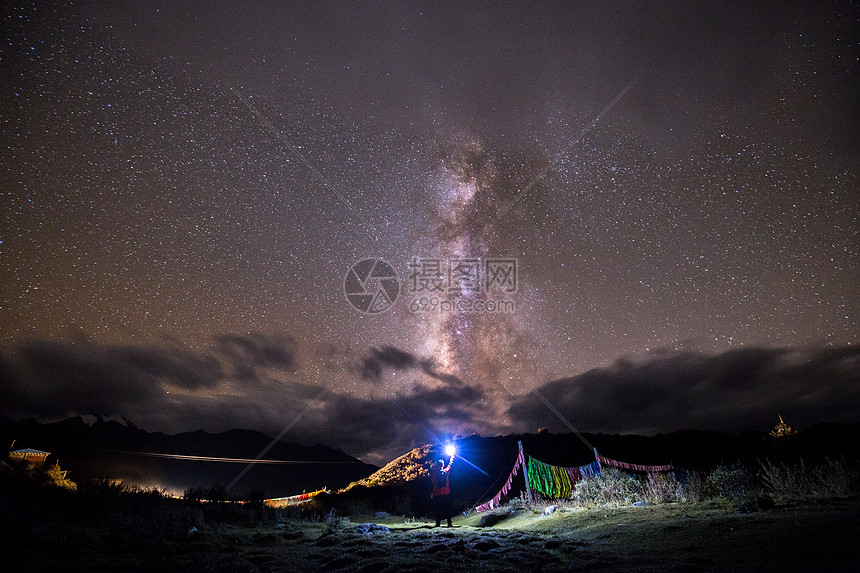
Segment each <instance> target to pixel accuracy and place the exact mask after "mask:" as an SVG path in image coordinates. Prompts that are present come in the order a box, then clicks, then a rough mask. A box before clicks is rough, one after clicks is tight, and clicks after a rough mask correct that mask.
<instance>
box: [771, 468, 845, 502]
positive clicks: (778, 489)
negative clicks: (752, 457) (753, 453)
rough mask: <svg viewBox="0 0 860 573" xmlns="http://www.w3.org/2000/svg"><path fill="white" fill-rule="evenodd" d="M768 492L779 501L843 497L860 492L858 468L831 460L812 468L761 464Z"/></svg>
mask: <svg viewBox="0 0 860 573" xmlns="http://www.w3.org/2000/svg"><path fill="white" fill-rule="evenodd" d="M759 463H760V465H761V468H762V471H761V473H760V478H761V482H762V485H763V486H764V488H765V489H766V490H767V491H768V492H769V493H770V494H771V495H773V497H774V498H776V499H778V500H783V501H785V500H798V499H809V498H819V497H841V496H848V495H851V494H853V493H855V492H857V491H858V490H860V483H858V481H860V480H858V478H860V476H859V475H858V471H857V469H858V468H857V466H856V464H855V465H853V466H852V465H851V464H848V463H847V462H846V461H845V460H844V459H843V460H831V459H828V460H827V461H826V462H825V463H824V464H823V465H821V466H818V467H815V468H809V467H807V466H806V464H805V463H804V462H803V460H800V463H798V464H796V465H789V464H786V463H781V464H774V463H772V462H770V461H769V460H765V461H763V462H759Z"/></svg>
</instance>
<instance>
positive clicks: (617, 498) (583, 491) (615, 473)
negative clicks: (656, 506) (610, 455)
mask: <svg viewBox="0 0 860 573" xmlns="http://www.w3.org/2000/svg"><path fill="white" fill-rule="evenodd" d="M643 493H644V487H643V484H642V482H640V481H639V480H637V479H636V478H635V477H633V476H631V475H629V474H627V473H625V472H622V471H620V470H617V469H615V468H603V470H602V471H601V472H600V474H598V475H596V476H594V477H590V478H588V479H585V480H582V481H580V482H579V483H577V484H576V491H575V492H574V494H573V499H574V501H575V502H576V503H578V504H581V505H586V506H593V505H622V504H623V505H629V504H630V503H633V502H634V501H639V500H641V499H642V498H643Z"/></svg>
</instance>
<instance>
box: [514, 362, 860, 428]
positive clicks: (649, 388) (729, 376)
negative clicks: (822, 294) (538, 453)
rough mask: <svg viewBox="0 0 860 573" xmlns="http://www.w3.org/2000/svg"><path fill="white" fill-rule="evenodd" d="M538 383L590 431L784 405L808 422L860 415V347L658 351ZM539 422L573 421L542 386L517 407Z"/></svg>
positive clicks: (737, 420)
mask: <svg viewBox="0 0 860 573" xmlns="http://www.w3.org/2000/svg"><path fill="white" fill-rule="evenodd" d="M537 390H538V392H539V393H540V394H541V396H543V397H544V398H545V399H546V400H548V401H549V402H550V403H551V404H553V405H554V406H555V407H556V408H557V409H558V410H559V411H560V412H561V414H562V415H563V416H564V417H565V418H567V420H568V421H570V422H571V423H572V424H573V425H574V427H576V428H577V429H579V430H583V431H605V432H613V433H616V432H621V433H654V432H661V431H671V430H680V429H711V430H714V429H716V430H723V431H728V432H738V431H742V430H744V429H747V428H750V427H759V428H766V427H767V426H768V425H769V424H772V422H773V420H774V418H775V416H776V414H777V412H781V413H783V414H784V415H786V416H789V417H790V419H791V420H792V423H794V424H795V425H798V426H800V427H803V426H805V425H811V424H814V423H817V422H821V421H834V422H835V421H856V420H857V419H858V417H860V348H856V347H852V346H845V347H840V348H824V349H806V350H796V349H795V350H791V349H785V348H782V349H780V348H742V349H738V350H731V351H728V352H724V353H722V354H717V355H704V354H698V353H693V352H682V353H678V354H675V353H658V354H656V355H653V356H651V357H650V358H649V359H646V360H638V361H634V360H632V359H622V360H619V361H617V362H616V363H615V364H613V365H612V366H609V367H607V368H600V369H594V370H590V371H588V372H585V373H583V374H580V375H578V376H574V377H572V378H566V379H561V380H556V381H553V382H549V383H548V384H545V385H544V386H542V387H540V388H538V389H537ZM508 413H509V415H510V416H511V418H512V419H514V420H516V421H518V422H520V423H523V424H525V425H528V427H538V426H540V425H549V426H555V427H558V428H559V429H560V430H561V429H563V428H564V425H563V424H562V423H561V422H560V421H559V420H557V419H556V418H555V417H554V416H553V414H552V413H550V411H549V409H547V407H546V406H545V405H544V404H543V402H542V401H541V400H539V399H538V398H537V397H536V396H534V395H531V394H530V395H527V396H524V397H522V398H521V399H519V400H518V401H517V402H516V403H514V404H513V406H511V408H510V409H509V412H508Z"/></svg>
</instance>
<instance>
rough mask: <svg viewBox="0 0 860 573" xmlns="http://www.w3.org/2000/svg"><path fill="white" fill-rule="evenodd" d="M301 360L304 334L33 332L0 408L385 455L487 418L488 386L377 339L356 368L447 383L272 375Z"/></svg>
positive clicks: (5, 380) (5, 383) (12, 364)
mask: <svg viewBox="0 0 860 573" xmlns="http://www.w3.org/2000/svg"><path fill="white" fill-rule="evenodd" d="M297 367H298V362H297V359H296V347H295V343H294V342H293V340H292V339H291V338H289V337H285V336H264V335H260V334H252V335H247V336H239V335H232V334H230V335H228V334H225V335H221V336H218V337H217V338H216V340H215V344H214V347H213V350H211V351H199V352H197V351H194V350H191V349H189V348H187V347H185V346H182V345H180V344H178V343H177V342H176V341H172V340H165V341H164V342H163V345H161V346H158V345H125V346H121V345H110V346H99V345H97V344H94V343H92V342H90V341H87V340H78V341H76V342H50V341H32V342H29V343H27V344H25V345H23V346H21V347H20V348H19V349H18V352H17V353H16V355H15V359H14V360H12V359H7V358H6V357H4V356H2V355H0V381H2V388H0V397H2V398H3V400H2V404H0V415H5V416H9V417H13V418H20V417H29V416H34V417H37V418H58V417H65V416H71V415H79V414H89V413H99V414H108V413H111V414H117V415H123V416H125V417H126V418H128V419H130V420H132V421H133V422H135V423H136V424H137V425H139V426H141V427H144V428H151V429H158V430H162V431H167V432H179V431H189V430H196V429H200V428H203V429H207V430H209V431H223V430H227V429H231V428H249V427H250V428H253V429H258V430H263V431H266V432H269V433H270V434H271V435H276V434H278V433H280V431H281V429H283V428H284V427H286V426H287V425H289V424H292V425H293V428H292V429H291V432H290V433H289V434H288V439H291V440H296V441H300V442H304V443H311V444H313V443H319V442H322V443H326V444H330V445H334V446H336V447H339V448H342V449H344V450H346V451H348V452H349V453H351V454H354V455H370V456H371V457H370V458H369V459H372V460H374V461H377V462H385V461H387V459H386V457H387V456H396V455H400V454H401V453H402V451H403V449H409V448H411V447H414V446H415V445H418V444H421V443H427V442H430V441H434V439H435V436H439V435H450V434H452V433H465V432H469V433H471V432H475V431H478V429H479V427H480V416H481V412H480V408H479V403H480V401H481V400H482V399H483V397H484V395H483V392H482V391H480V390H479V389H477V388H474V387H470V386H467V385H465V384H464V383H463V382H462V381H460V380H459V379H458V378H456V377H455V376H451V375H447V374H444V373H440V372H438V371H437V370H436V368H435V367H434V365H433V362H432V360H429V359H418V358H416V357H415V356H413V355H412V354H410V353H408V352H405V351H402V350H399V349H397V348H394V347H382V348H381V349H372V350H371V351H370V353H369V355H368V356H367V357H365V359H364V361H363V363H362V365H361V366H360V368H359V369H358V372H357V373H358V374H359V375H360V376H362V377H364V378H370V379H377V380H378V379H380V378H381V376H382V374H383V371H384V369H385V368H394V369H397V370H409V369H415V370H416V371H418V370H420V371H421V372H424V373H425V374H426V375H427V376H428V377H430V378H432V379H434V380H440V381H443V382H446V384H444V385H442V386H440V385H438V384H425V383H422V382H421V381H420V380H417V381H416V383H415V384H414V385H413V386H412V387H411V388H410V389H409V390H405V391H400V392H395V393H392V394H391V395H389V396H387V397H384V398H378V397H377V398H365V397H359V396H354V395H351V394H348V393H342V392H341V391H340V390H339V388H338V386H337V385H336V384H335V385H334V386H333V387H330V388H325V387H323V386H320V385H317V384H312V383H306V382H302V381H300V380H288V381H285V380H283V379H276V378H277V377H271V376H266V375H265V373H266V371H267V370H268V369H271V368H276V369H280V370H282V371H291V370H292V369H295V368H297ZM428 382H429V381H428ZM227 386H229V389H230V391H226V392H225V391H224V390H225V388H226V387H227ZM201 392H205V394H201ZM310 405H313V407H310V408H309V407H308V406H310ZM294 421H295V422H296V423H295V424H293V422H294Z"/></svg>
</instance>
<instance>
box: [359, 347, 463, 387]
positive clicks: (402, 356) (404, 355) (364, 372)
mask: <svg viewBox="0 0 860 573" xmlns="http://www.w3.org/2000/svg"><path fill="white" fill-rule="evenodd" d="M385 367H390V368H394V369H395V370H411V369H413V368H419V369H420V370H421V371H422V372H424V373H425V374H426V375H428V376H430V377H431V378H435V379H436V380H440V381H442V382H445V383H447V384H451V385H456V386H462V385H463V381H462V380H460V379H459V378H458V377H456V376H454V375H453V374H446V373H444V372H439V370H437V368H436V362H435V361H434V360H433V358H418V357H416V356H415V355H413V354H410V353H408V352H404V351H403V350H400V349H398V348H394V347H393V346H383V347H382V349H381V350H380V349H376V348H371V349H370V354H369V355H368V356H366V357H364V358H363V359H362V360H361V364H359V366H358V373H359V374H360V375H361V377H362V378H364V379H366V380H371V381H373V382H381V381H382V375H383V373H384V370H385Z"/></svg>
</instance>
